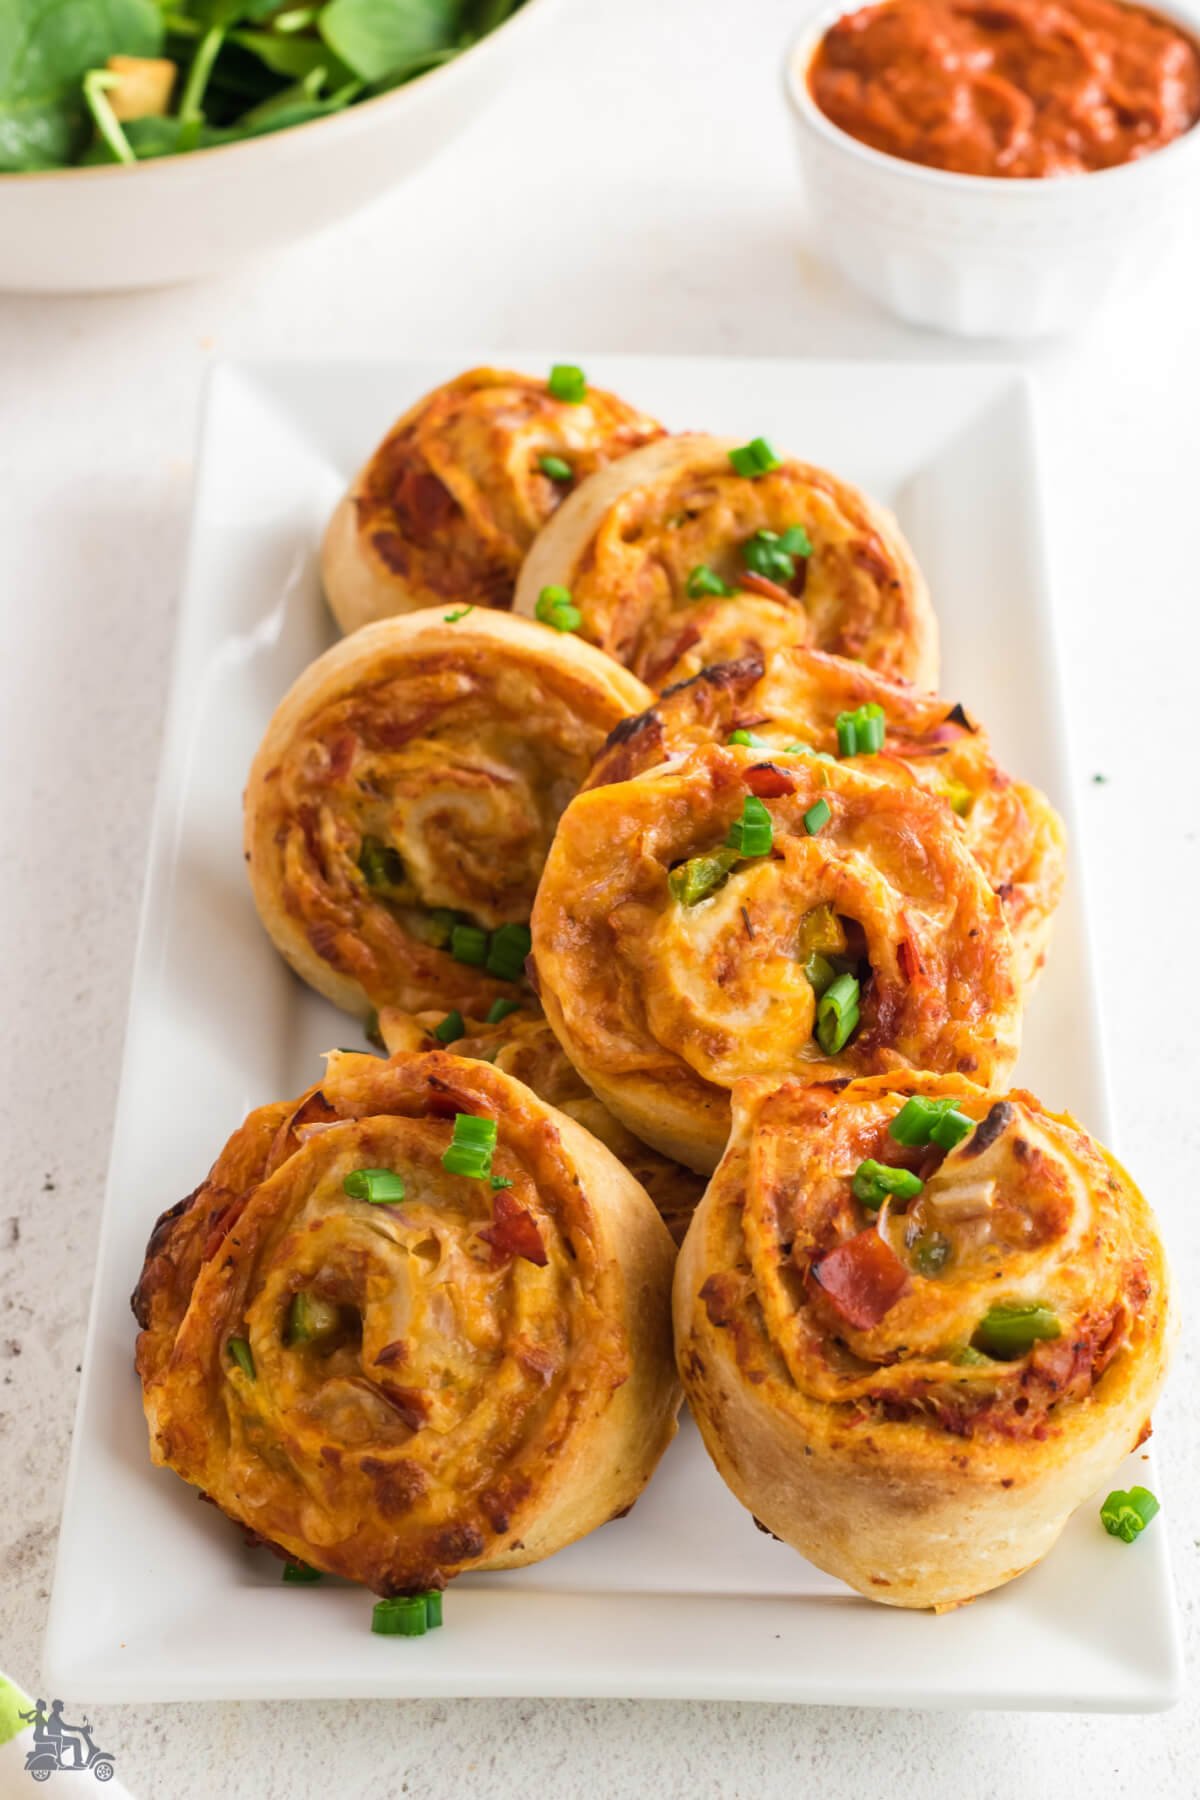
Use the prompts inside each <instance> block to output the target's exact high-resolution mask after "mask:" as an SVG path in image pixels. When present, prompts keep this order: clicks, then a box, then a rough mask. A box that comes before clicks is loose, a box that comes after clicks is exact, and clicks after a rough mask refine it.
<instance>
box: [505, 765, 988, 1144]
mask: <svg viewBox="0 0 1200 1800" xmlns="http://www.w3.org/2000/svg"><path fill="white" fill-rule="evenodd" d="M785 765H786V767H785ZM748 796H754V797H755V798H756V800H761V804H762V805H763V806H765V807H766V809H767V811H768V812H769V814H770V815H771V821H772V827H773V841H772V845H771V851H770V854H769V855H765V856H757V857H753V858H751V859H746V860H741V861H737V862H736V863H735V864H734V866H733V867H732V869H731V871H730V872H729V873H728V875H727V876H726V878H725V879H723V880H722V881H721V882H720V884H719V885H718V886H717V887H716V889H715V891H713V892H712V893H711V894H710V895H708V896H707V897H705V898H702V899H700V900H698V901H697V902H696V903H694V904H688V903H687V902H686V901H685V900H684V899H682V898H679V897H677V895H676V894H675V893H674V892H673V891H672V886H671V879H670V877H671V873H672V871H677V870H679V869H681V868H682V866H683V865H684V864H685V863H686V862H688V861H689V860H690V859H692V858H695V857H698V856H708V855H710V854H712V853H713V852H714V851H716V850H718V849H719V848H720V847H721V846H722V845H723V844H724V843H725V841H726V837H727V834H728V832H729V831H730V828H731V827H732V826H733V824H734V822H735V821H736V820H738V819H739V817H740V816H741V814H742V810H743V807H744V805H745V803H746V801H747V798H748ZM822 805H823V806H827V807H828V808H829V818H828V820H826V821H825V822H824V823H822V824H820V825H818V827H817V829H816V831H815V834H814V833H811V832H810V831H809V829H808V827H807V825H806V823H805V820H806V815H808V814H810V813H811V811H812V809H813V808H814V807H817V808H818V814H819V811H820V808H821V807H822ZM823 919H824V920H826V921H828V923H829V926H830V929H831V931H832V932H833V934H834V935H835V937H836V939H837V944H838V946H840V950H838V951H836V952H835V951H834V950H832V949H831V951H830V954H831V955H832V954H835V953H836V954H841V955H843V956H844V960H845V962H846V964H847V966H846V967H845V969H843V970H842V971H841V972H843V973H846V974H851V973H853V974H855V976H856V979H858V981H859V982H860V988H861V1001H860V1015H861V1016H860V1022H859V1024H858V1026H857V1028H856V1029H855V1031H854V1034H853V1035H852V1036H851V1038H850V1039H849V1041H848V1043H847V1044H846V1045H845V1047H844V1048H842V1049H840V1050H836V1051H835V1052H834V1053H831V1054H827V1053H826V1052H825V1051H823V1050H822V1049H821V1047H820V1045H819V1044H818V1042H817V1041H816V1039H815V1038H814V1035H813V1034H814V1029H815V1023H816V1005H817V996H816V993H815V991H814V987H813V985H812V983H811V982H810V979H809V976H808V975H807V974H806V968H807V967H808V962H809V956H810V953H811V952H812V951H816V950H820V949H821V944H820V943H819V942H818V941H816V940H815V939H814V940H813V941H812V942H810V941H809V939H810V935H811V933H810V928H811V927H813V926H814V924H815V923H816V922H820V921H821V920H823ZM532 930H533V956H534V962H535V965H536V974H537V980H538V987H539V992H540V994H541V998H542V1003H543V1005H544V1007H545V1009H546V1016H547V1018H548V1019H549V1021H550V1024H551V1026H552V1027H553V1029H554V1031H555V1033H556V1035H557V1036H558V1037H559V1039H560V1041H561V1042H562V1044H563V1047H564V1048H565V1050H566V1052H567V1055H568V1056H569V1057H570V1059H571V1061H572V1062H573V1063H574V1065H575V1067H576V1068H577V1069H578V1070H579V1072H580V1074H581V1075H582V1076H583V1078H584V1080H585V1081H586V1082H587V1083H588V1085H589V1086H590V1087H591V1089H592V1091H593V1092H594V1093H595V1094H596V1095H597V1096H598V1098H599V1099H601V1100H603V1102H604V1103H605V1105H606V1106H607V1107H608V1108H609V1109H610V1111H612V1112H614V1113H615V1114H616V1116H617V1117H618V1118H619V1119H620V1120H621V1121H622V1123H623V1124H625V1125H627V1126H628V1127H629V1129H630V1130H631V1131H633V1132H635V1133H636V1134H637V1135H638V1136H639V1137H642V1138H645V1140H646V1141H647V1142H648V1143H651V1144H653V1145H654V1146H655V1148H656V1149H659V1150H661V1151H662V1152H663V1153H664V1154H665V1155H668V1156H672V1157H674V1158H675V1159H676V1160H678V1161H680V1162H685V1163H687V1164H688V1165H689V1166H690V1167H692V1168H694V1169H697V1170H700V1171H701V1172H704V1171H707V1170H710V1169H712V1168H713V1167H715V1165H716V1163H717V1160H718V1158H719V1157H720V1154H721V1151H722V1149H723V1147H724V1144H725V1139H726V1136H727V1134H728V1129H729V1092H730V1089H731V1088H732V1087H733V1084H734V1082H735V1081H737V1080H738V1079H739V1078H741V1077H743V1076H746V1075H750V1074H754V1073H767V1072H770V1071H773V1070H775V1071H780V1072H788V1073H795V1074H796V1075H798V1076H800V1077H801V1078H803V1079H804V1080H807V1081H824V1080H828V1079H831V1078H835V1077H839V1078H840V1077H850V1076H856V1075H864V1074H873V1073H877V1072H881V1071H884V1070H888V1069H898V1068H904V1067H925V1068H933V1069H943V1070H951V1071H959V1072H962V1073H969V1074H970V1075H971V1076H972V1078H973V1079H978V1080H980V1081H985V1082H989V1083H991V1082H995V1081H998V1080H1002V1079H1003V1078H1004V1076H1005V1075H1006V1074H1007V1072H1008V1070H1009V1069H1010V1068H1011V1066H1012V1063H1013V1061H1014V1060H1015V1057H1016V1051H1017V1044H1018V1040H1019V1007H1018V994H1017V984H1016V976H1015V968H1014V955H1013V948H1012V941H1011V937H1010V934H1009V931H1008V927H1007V925H1006V924H1005V921H1004V917H1003V912H1002V910H1001V907H1000V904H999V901H998V900H997V898H996V896H995V895H994V894H993V893H992V891H991V889H990V888H989V887H988V885H987V882H986V881H985V879H984V877H983V875H982V873H981V871H980V868H979V865H978V864H977V863H976V862H975V860H974V858H973V857H972V856H971V854H970V852H969V851H968V850H967V848H966V845H965V843H964V842H963V837H962V833H961V831H960V830H959V829H958V826H957V823H956V821H955V820H954V819H953V818H952V817H951V816H950V815H949V814H948V812H947V809H946V808H945V806H944V805H943V804H942V803H940V802H939V801H937V800H935V799H933V798H932V797H931V796H930V795H928V794H926V793H925V792H924V791H923V790H922V789H921V788H919V787H918V786H917V785H916V784H915V783H914V784H912V785H904V784H901V783H898V782H894V781H882V780H880V779H878V778H877V777H876V776H874V775H872V774H869V773H866V772H865V771H864V770H863V769H861V768H858V767H851V766H849V765H848V764H845V763H838V762H831V761H824V760H821V759H820V758H819V757H817V756H814V755H811V754H807V753H805V754H797V755H790V756H781V757H780V758H779V759H778V760H777V761H776V762H771V761H770V760H769V759H764V753H763V752H761V751H756V750H754V749H746V748H742V747H740V746H735V747H727V748H722V747H719V746H717V745H713V744H710V745H707V746H701V747H699V748H697V749H695V750H693V751H691V752H690V753H689V754H688V755H686V756H684V757H683V758H682V759H680V760H678V761H677V762H675V763H670V764H664V765H662V766H660V767H658V768H656V769H651V770H649V771H648V772H647V773H645V774H642V775H638V776H635V777H634V778H633V779H632V780H628V781H622V782H619V783H616V784H614V785H612V786H607V787H601V788H593V789H591V790H590V791H588V792H586V793H582V794H580V795H579V796H578V797H577V798H576V799H575V800H574V801H573V802H572V804H571V806H570V807H569V808H568V809H567V811H566V813H565V814H564V816H563V818H562V820H561V821H560V824H559V830H558V834H557V836H556V838H555V842H554V845H553V847H552V849H551V852H550V856H549V857H548V859H547V862H546V869H545V873H544V875H543V878H542V882H541V886H540V887H539V889H538V896H537V901H536V904H535V907H534V912H533V919H532Z"/></svg>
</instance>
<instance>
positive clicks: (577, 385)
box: [546, 363, 587, 406]
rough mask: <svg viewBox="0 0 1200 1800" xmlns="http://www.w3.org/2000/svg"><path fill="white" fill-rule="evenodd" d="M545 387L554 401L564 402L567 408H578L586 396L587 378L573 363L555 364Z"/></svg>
mask: <svg viewBox="0 0 1200 1800" xmlns="http://www.w3.org/2000/svg"><path fill="white" fill-rule="evenodd" d="M546 386H547V387H548V388H549V389H550V392H551V393H552V394H553V395H554V398H555V399H556V400H565V401H566V403H567V405H568V406H578V405H579V402H580V401H581V400H583V399H584V398H585V397H586V395H587V377H586V376H585V375H584V372H583V370H582V369H577V368H576V367H575V364H574V363H555V365H554V367H553V368H552V369H551V371H550V379H549V380H548V381H547V383H546Z"/></svg>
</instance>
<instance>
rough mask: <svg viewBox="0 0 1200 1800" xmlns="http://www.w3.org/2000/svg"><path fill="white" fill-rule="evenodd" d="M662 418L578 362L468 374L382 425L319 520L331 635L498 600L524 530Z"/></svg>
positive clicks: (523, 545) (506, 594)
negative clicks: (546, 374)
mask: <svg viewBox="0 0 1200 1800" xmlns="http://www.w3.org/2000/svg"><path fill="white" fill-rule="evenodd" d="M661 433H662V426H661V425H659V424H658V423H657V422H656V421H655V420H654V419H650V418H647V417H646V415H645V414H644V413H640V412H638V411H637V409H636V408H635V407H632V406H627V405H626V403H625V402H624V401H623V400H619V399H618V398H617V397H616V395H615V394H608V393H605V392H604V391H603V390H602V389H600V388H593V387H590V386H589V385H588V384H587V382H586V380H585V379H584V377H583V375H582V373H581V371H580V370H578V369H575V368H571V367H568V366H562V367H556V368H555V369H553V370H552V371H551V374H550V379H549V380H548V381H543V380H535V379H534V377H533V376H530V375H516V374H513V373H512V372H511V371H510V370H508V369H470V370H468V371H467V373H466V374H464V375H459V376H458V377H456V379H455V380H453V381H447V382H446V383H445V384H444V385H443V386H442V387H439V388H435V389H434V391H433V392H432V393H431V394H426V395H425V397H424V398H423V399H421V400H419V401H418V402H417V404H416V405H415V406H413V407H411V408H410V409H409V411H408V412H406V413H405V414H404V416H403V417H402V418H401V419H399V420H398V421H397V423H396V424H395V425H393V427H392V429H391V431H389V433H388V435H387V436H386V438H384V440H383V442H382V443H381V444H380V446H379V448H378V449H377V450H376V451H375V453H374V455H373V456H372V457H371V459H370V461H369V462H368V463H367V464H366V466H365V467H364V468H362V469H360V471H359V473H358V474H357V475H356V476H355V478H354V480H353V482H352V483H351V484H350V489H349V492H348V493H347V494H346V495H345V496H344V498H343V499H342V500H341V501H340V502H339V504H338V506H337V509H336V511H335V512H334V514H333V517H332V518H331V520H330V522H329V527H328V530H327V531H326V534H325V541H324V546H323V548H322V552H321V574H322V579H323V581H324V584H325V593H326V597H327V598H328V601H329V605H330V607H331V609H332V611H333V614H334V617H335V618H336V619H337V622H338V624H339V625H340V626H341V627H342V630H343V631H356V630H357V629H358V627H359V626H360V625H366V624H369V623H370V621H371V620H372V619H386V618H390V617H391V616H392V614H393V613H399V612H411V611H414V610H416V609H419V608H420V607H425V606H437V605H439V604H441V605H445V604H446V603H447V602H448V601H454V602H455V603H457V604H462V603H463V602H473V603H474V604H475V605H477V606H499V607H507V606H508V605H509V604H510V603H511V601H512V594H513V588H514V586H515V584H516V579H517V572H518V570H519V569H520V566H521V559H522V557H523V556H524V555H525V552H526V551H527V550H528V548H529V546H530V544H531V543H532V542H533V539H534V536H535V534H536V533H537V531H538V530H539V529H540V528H541V526H543V525H544V524H545V522H546V520H547V519H548V518H549V517H550V515H551V514H552V513H553V512H554V510H555V508H556V507H557V506H558V505H559V504H560V503H561V501H562V500H563V498H564V497H565V496H566V495H567V494H570V493H571V492H572V491H573V490H574V488H575V487H576V486H578V485H579V484H580V483H581V482H583V481H584V480H586V479H587V477H588V476H589V475H590V474H592V472H593V471H594V470H596V469H599V468H602V467H603V466H604V465H605V464H606V463H608V462H611V461H612V459H613V458H614V457H618V456H624V455H625V454H626V453H627V452H628V451H630V450H634V449H636V448H637V447H638V445H640V444H644V443H647V442H648V441H649V440H650V439H651V438H655V437H658V436H660V435H661Z"/></svg>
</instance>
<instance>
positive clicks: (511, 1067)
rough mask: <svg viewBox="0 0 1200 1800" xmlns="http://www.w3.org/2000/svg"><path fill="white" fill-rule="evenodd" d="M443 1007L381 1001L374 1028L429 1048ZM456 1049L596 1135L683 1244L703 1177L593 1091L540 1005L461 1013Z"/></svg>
mask: <svg viewBox="0 0 1200 1800" xmlns="http://www.w3.org/2000/svg"><path fill="white" fill-rule="evenodd" d="M446 1017H447V1015H446V1014H444V1013H439V1012H423V1013H405V1012H399V1011H397V1010H395V1009H393V1008H390V1007H385V1008H384V1010H383V1011H382V1012H381V1013H380V1015H379V1030H380V1034H381V1036H382V1038H383V1041H384V1043H385V1045H386V1046H387V1049H388V1052H389V1054H390V1055H395V1054H396V1053H397V1052H398V1051H414V1050H433V1049H436V1048H437V1046H438V1044H439V1042H441V1041H442V1040H441V1039H439V1038H438V1036H437V1032H438V1030H439V1029H443V1030H444V1029H445V1022H446ZM448 1047H450V1048H453V1051H454V1054H455V1055H456V1056H477V1057H481V1058H482V1059H483V1060H484V1061H485V1062H490V1063H491V1065H492V1067H493V1068H494V1069H502V1070H503V1072H504V1073H505V1074H506V1075H512V1076H514V1077H515V1078H516V1079H517V1080H518V1081H523V1082H524V1083H525V1086H526V1087H529V1088H532V1089H533V1091H534V1093H535V1094H536V1095H537V1096H538V1098H539V1099H541V1100H546V1101H549V1103H550V1105H551V1106H557V1107H558V1109H559V1111H560V1112H565V1113H566V1115H567V1117H568V1118H569V1119H574V1120H576V1122H577V1123H578V1124H580V1125H583V1126H584V1127H585V1128H586V1129H587V1130H588V1131H590V1132H591V1134H592V1136H593V1137H596V1138H599V1139H600V1142H601V1143H602V1144H605V1145H607V1147H608V1148H609V1149H610V1150H611V1151H612V1153H613V1155H614V1156H615V1157H616V1158H617V1160H618V1162H621V1163H623V1164H624V1165H625V1167H626V1168H627V1169H628V1170H629V1173H630V1174H631V1175H632V1176H633V1178H634V1180H635V1181H637V1182H639V1183H640V1184H641V1186H642V1187H644V1188H645V1190H646V1192H647V1193H648V1194H649V1196H650V1198H651V1199H652V1200H653V1202H654V1204H655V1206H656V1207H657V1208H658V1211H659V1214H660V1215H661V1217H662V1221H663V1224H664V1225H665V1226H666V1227H667V1230H668V1231H669V1232H670V1233H671V1236H672V1237H673V1238H674V1240H675V1242H676V1243H677V1244H681V1243H682V1242H683V1239H684V1234H685V1232H686V1231H687V1228H688V1226H689V1225H690V1224H691V1222H692V1214H693V1213H694V1212H695V1210H696V1206H697V1204H698V1202H699V1200H700V1196H701V1194H703V1192H704V1177H703V1176H701V1175H697V1174H695V1173H694V1172H693V1171H692V1170H691V1169H685V1168H683V1167H682V1166H681V1165H680V1164H679V1163H677V1162H673V1161H672V1159H671V1158H670V1157H669V1156H660V1155H659V1153H658V1151H657V1150H652V1149H651V1148H650V1146H649V1144H644V1143H643V1142H642V1140H641V1139H640V1138H637V1137H635V1136H634V1135H633V1133H632V1132H631V1131H627V1130H626V1129H625V1127H624V1125H622V1124H621V1122H620V1120H619V1119H614V1117H613V1115H612V1114H611V1113H610V1112H609V1110H608V1108H607V1107H606V1106H605V1105H604V1104H603V1103H602V1102H601V1101H599V1100H597V1098H596V1096H595V1095H594V1094H593V1093H592V1091H591V1089H590V1088H589V1087H588V1086H587V1084H586V1082H585V1081H584V1080H583V1079H582V1077H581V1076H580V1075H579V1074H578V1073H577V1072H576V1070H575V1069H574V1068H573V1067H572V1065H571V1064H570V1063H569V1062H568V1060H567V1057H566V1053H565V1052H564V1050H563V1047H562V1045H561V1044H560V1043H559V1041H558V1039H557V1038H556V1037H555V1035H554V1033H553V1032H552V1031H551V1029H550V1027H549V1025H547V1023H546V1020H545V1018H544V1017H543V1015H542V1014H541V1012H539V1011H535V1010H532V1009H531V1010H526V1011H519V1012H514V1013H509V1014H507V1015H506V1016H505V1017H504V1018H503V1019H501V1020H498V1021H495V1022H493V1021H491V1020H488V1019H463V1020H462V1036H461V1037H455V1038H454V1039H453V1042H452V1044H451V1045H450V1046H448Z"/></svg>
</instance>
